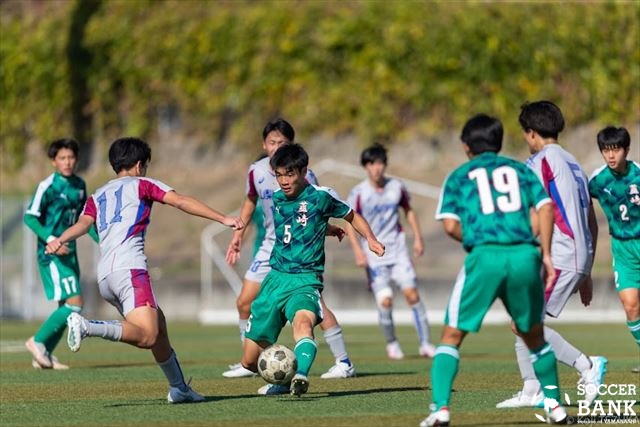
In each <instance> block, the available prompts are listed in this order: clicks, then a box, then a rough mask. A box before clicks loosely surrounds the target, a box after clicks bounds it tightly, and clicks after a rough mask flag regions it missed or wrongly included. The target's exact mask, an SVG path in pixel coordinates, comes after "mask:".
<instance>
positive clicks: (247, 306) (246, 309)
mask: <svg viewBox="0 0 640 427" xmlns="http://www.w3.org/2000/svg"><path fill="white" fill-rule="evenodd" d="M270 253H271V249H270V246H265V242H263V246H261V247H260V249H259V250H258V252H257V253H256V256H255V257H254V259H253V261H252V262H251V265H250V266H249V269H248V270H247V272H246V273H245V275H244V280H243V281H242V289H241V290H240V294H239V295H238V297H237V298H236V308H237V310H238V327H239V330H240V342H243V341H244V334H245V331H246V329H247V322H248V319H249V315H250V314H251V304H252V303H253V301H254V300H255V299H256V296H257V295H258V293H259V292H260V284H261V283H262V282H263V280H264V278H265V277H266V276H267V274H268V273H269V271H270V270H271V267H270V266H269V256H270ZM255 375H256V374H255V372H251V371H249V370H247V369H245V368H243V367H242V364H241V363H234V364H232V365H229V370H227V371H225V372H223V373H222V376H223V377H225V378H243V377H253V376H255Z"/></svg>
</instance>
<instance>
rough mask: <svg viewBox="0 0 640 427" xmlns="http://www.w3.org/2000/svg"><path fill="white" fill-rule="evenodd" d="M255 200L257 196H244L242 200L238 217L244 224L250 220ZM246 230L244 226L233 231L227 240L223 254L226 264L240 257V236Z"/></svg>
mask: <svg viewBox="0 0 640 427" xmlns="http://www.w3.org/2000/svg"><path fill="white" fill-rule="evenodd" d="M257 200H258V199H257V198H256V199H252V198H251V197H246V198H245V199H244V201H243V202H242V206H241V207H240V219H241V220H242V221H243V222H244V223H245V224H249V223H250V222H251V217H252V216H253V212H254V211H255V210H256V203H257ZM246 230H247V228H246V227H245V228H242V229H240V230H235V231H234V232H233V236H232V237H231V241H230V242H229V246H228V247H227V253H226V254H225V260H226V261H227V264H229V265H234V264H235V263H236V262H238V260H239V259H240V249H241V248H242V238H243V237H244V233H245V231H246Z"/></svg>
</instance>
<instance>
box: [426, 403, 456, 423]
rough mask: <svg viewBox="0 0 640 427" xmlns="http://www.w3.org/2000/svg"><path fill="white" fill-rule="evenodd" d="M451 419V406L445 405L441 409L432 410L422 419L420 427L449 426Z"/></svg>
mask: <svg viewBox="0 0 640 427" xmlns="http://www.w3.org/2000/svg"><path fill="white" fill-rule="evenodd" d="M450 419H451V418H450V415H449V408H447V407H446V406H443V407H442V408H440V410H438V411H433V412H431V414H429V416H428V417H427V418H425V419H424V420H422V422H421V423H420V427H431V426H448V425H449V420H450Z"/></svg>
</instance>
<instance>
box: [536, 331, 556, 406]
mask: <svg viewBox="0 0 640 427" xmlns="http://www.w3.org/2000/svg"><path fill="white" fill-rule="evenodd" d="M531 362H532V363H533V370H534V372H535V373H536V377H537V378H538V381H540V385H541V386H542V392H543V393H544V397H545V398H550V399H555V400H556V401H557V402H560V388H559V384H560V383H559V382H558V366H557V361H556V355H555V354H554V353H553V350H552V349H551V346H550V345H549V344H548V343H545V344H544V345H543V346H542V347H540V348H538V349H536V350H531ZM547 386H550V387H549V388H547Z"/></svg>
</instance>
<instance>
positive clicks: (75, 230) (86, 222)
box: [45, 215, 95, 254]
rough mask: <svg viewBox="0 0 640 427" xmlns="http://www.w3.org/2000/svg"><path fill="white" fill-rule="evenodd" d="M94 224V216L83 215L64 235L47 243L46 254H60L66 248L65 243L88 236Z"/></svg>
mask: <svg viewBox="0 0 640 427" xmlns="http://www.w3.org/2000/svg"><path fill="white" fill-rule="evenodd" d="M94 222H95V220H94V218H93V217H92V216H89V215H81V216H80V218H78V222H76V223H75V224H73V225H72V226H71V227H69V228H67V229H66V230H65V231H64V233H62V234H61V235H60V237H56V238H55V239H53V240H51V241H50V242H48V243H47V248H46V249H45V253H47V254H55V253H60V250H61V249H62V248H63V247H64V244H65V243H67V242H70V241H71V240H76V239H77V238H78V237H80V236H82V235H84V234H87V232H88V231H89V228H90V227H91V226H92V225H93V223H94Z"/></svg>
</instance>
